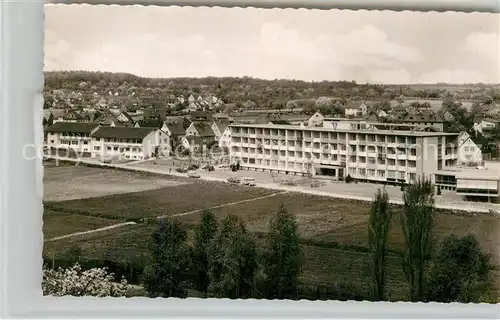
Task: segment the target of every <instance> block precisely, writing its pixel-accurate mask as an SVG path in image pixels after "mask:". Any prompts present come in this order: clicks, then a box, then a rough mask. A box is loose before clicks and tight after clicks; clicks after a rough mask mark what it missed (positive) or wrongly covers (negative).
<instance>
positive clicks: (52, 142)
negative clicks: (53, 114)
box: [45, 122, 97, 153]
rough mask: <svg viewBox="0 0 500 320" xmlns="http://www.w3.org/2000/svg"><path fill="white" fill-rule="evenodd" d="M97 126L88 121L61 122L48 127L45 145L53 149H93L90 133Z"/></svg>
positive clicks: (81, 150) (82, 151) (86, 151)
mask: <svg viewBox="0 0 500 320" xmlns="http://www.w3.org/2000/svg"><path fill="white" fill-rule="evenodd" d="M95 127H97V125H91V124H87V123H76V122H71V123H69V122H60V123H55V124H53V125H52V126H50V127H49V128H48V129H47V132H46V133H47V135H46V139H45V146H47V147H48V148H51V149H66V150H68V149H70V150H73V151H75V152H77V153H89V152H91V151H92V138H91V137H90V133H91V132H92V130H93V129H94V128H95Z"/></svg>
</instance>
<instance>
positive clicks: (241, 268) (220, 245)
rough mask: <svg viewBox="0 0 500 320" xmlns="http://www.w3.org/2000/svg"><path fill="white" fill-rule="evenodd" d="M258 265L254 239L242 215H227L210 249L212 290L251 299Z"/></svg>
mask: <svg viewBox="0 0 500 320" xmlns="http://www.w3.org/2000/svg"><path fill="white" fill-rule="evenodd" d="M257 266H258V265H257V248H256V244H255V241H254V240H253V238H252V237H251V235H250V234H249V233H248V232H247V230H246V228H245V225H244V223H243V221H241V219H240V218H238V217H236V216H233V215H229V216H227V218H226V219H224V221H223V222H222V227H221V230H220V232H219V233H218V234H217V236H216V238H215V240H214V241H213V242H212V246H211V250H210V256H209V277H210V291H211V292H212V293H213V295H214V296H215V297H218V298H230V299H238V298H250V297H251V296H252V292H253V289H254V288H255V274H256V271H257Z"/></svg>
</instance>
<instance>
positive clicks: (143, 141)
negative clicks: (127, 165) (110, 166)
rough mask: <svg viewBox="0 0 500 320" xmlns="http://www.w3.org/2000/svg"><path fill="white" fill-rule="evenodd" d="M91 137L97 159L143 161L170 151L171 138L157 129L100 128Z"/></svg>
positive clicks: (93, 154) (93, 152) (93, 153)
mask: <svg viewBox="0 0 500 320" xmlns="http://www.w3.org/2000/svg"><path fill="white" fill-rule="evenodd" d="M91 137H92V145H93V150H92V156H95V157H98V156H105V157H111V158H112V157H120V158H122V159H123V160H126V159H129V160H132V159H133V160H142V159H147V158H150V157H154V156H156V155H158V154H160V153H161V154H163V155H168V154H169V151H170V138H169V136H168V135H167V134H166V133H165V132H163V131H161V130H160V129H157V128H127V127H99V128H97V129H96V130H94V131H93V132H92V133H91Z"/></svg>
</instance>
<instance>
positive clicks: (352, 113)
mask: <svg viewBox="0 0 500 320" xmlns="http://www.w3.org/2000/svg"><path fill="white" fill-rule="evenodd" d="M344 114H345V116H346V117H358V116H360V115H361V111H360V110H359V109H358V108H346V109H345V111H344Z"/></svg>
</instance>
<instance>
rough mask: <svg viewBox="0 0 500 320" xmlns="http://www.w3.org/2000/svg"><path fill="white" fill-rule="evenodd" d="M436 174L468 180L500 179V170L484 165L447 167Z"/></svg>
mask: <svg viewBox="0 0 500 320" xmlns="http://www.w3.org/2000/svg"><path fill="white" fill-rule="evenodd" d="M435 174H442V175H450V176H455V178H456V179H468V180H500V171H498V170H495V169H488V168H484V167H482V168H481V169H477V168H475V167H446V168H444V169H443V170H438V171H436V173H435Z"/></svg>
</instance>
